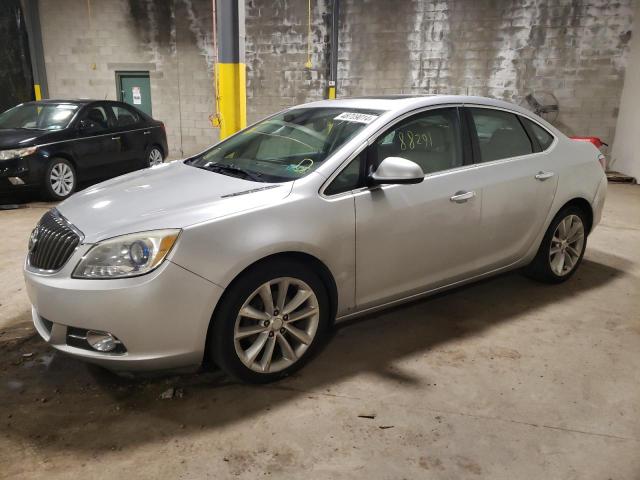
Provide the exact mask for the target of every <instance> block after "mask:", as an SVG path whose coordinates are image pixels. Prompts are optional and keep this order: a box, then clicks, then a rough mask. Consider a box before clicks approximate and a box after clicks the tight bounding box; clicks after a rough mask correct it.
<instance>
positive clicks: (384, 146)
mask: <svg viewBox="0 0 640 480" xmlns="http://www.w3.org/2000/svg"><path fill="white" fill-rule="evenodd" d="M373 153H374V163H375V167H376V168H377V166H378V165H379V164H380V162H382V160H384V159H385V158H387V157H400V158H404V159H406V160H411V161H412V162H415V163H417V164H418V165H420V167H421V168H422V171H423V172H424V173H425V174H429V173H434V172H440V171H443V170H449V169H451V168H456V167H460V166H462V165H463V153H462V140H461V137H460V120H459V117H458V109H457V108H442V109H437V110H428V111H426V112H422V113H418V114H416V115H414V116H411V117H409V118H407V119H405V120H403V121H402V122H400V123H399V124H397V125H396V126H394V127H393V128H392V129H391V130H388V131H387V132H385V133H384V134H382V135H381V136H380V137H379V138H378V140H376V142H375V144H374V145H373Z"/></svg>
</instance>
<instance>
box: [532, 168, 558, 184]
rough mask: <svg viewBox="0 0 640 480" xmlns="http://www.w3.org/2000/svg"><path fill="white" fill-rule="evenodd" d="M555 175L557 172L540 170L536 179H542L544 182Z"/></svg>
mask: <svg viewBox="0 0 640 480" xmlns="http://www.w3.org/2000/svg"><path fill="white" fill-rule="evenodd" d="M554 175H555V173H553V172H543V171H540V172H538V173H537V174H536V180H540V181H541V182H544V181H545V180H547V179H548V178H551V177H553V176H554Z"/></svg>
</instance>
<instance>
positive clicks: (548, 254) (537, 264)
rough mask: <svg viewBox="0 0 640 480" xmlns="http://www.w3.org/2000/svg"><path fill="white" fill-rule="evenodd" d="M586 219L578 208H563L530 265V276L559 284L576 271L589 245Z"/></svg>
mask: <svg viewBox="0 0 640 480" xmlns="http://www.w3.org/2000/svg"><path fill="white" fill-rule="evenodd" d="M585 225H586V218H585V214H584V212H583V211H582V210H581V209H580V208H577V207H574V206H569V207H566V208H563V209H562V210H561V211H560V212H559V213H558V214H557V215H556V216H555V218H554V219H553V221H552V222H551V225H549V228H548V230H547V232H546V234H545V236H544V238H543V239H542V243H541V244H540V248H539V250H538V253H537V254H536V257H535V258H534V259H533V261H532V262H531V264H530V265H529V266H528V267H527V269H526V273H527V275H528V276H530V277H532V278H534V279H536V280H540V281H542V282H546V283H560V282H564V281H565V280H567V279H568V278H570V277H571V276H572V275H573V274H574V273H575V271H576V270H577V268H578V266H579V265H580V262H582V257H583V256H584V251H585V248H586V246H587V232H586V228H585Z"/></svg>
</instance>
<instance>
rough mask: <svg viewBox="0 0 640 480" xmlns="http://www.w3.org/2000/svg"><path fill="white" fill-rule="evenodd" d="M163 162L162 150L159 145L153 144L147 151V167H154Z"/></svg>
mask: <svg viewBox="0 0 640 480" xmlns="http://www.w3.org/2000/svg"><path fill="white" fill-rule="evenodd" d="M162 162H164V158H163V155H162V150H160V148H159V147H157V146H155V145H154V146H153V147H151V148H150V149H149V151H148V152H147V167H154V166H156V165H160V164H161V163H162Z"/></svg>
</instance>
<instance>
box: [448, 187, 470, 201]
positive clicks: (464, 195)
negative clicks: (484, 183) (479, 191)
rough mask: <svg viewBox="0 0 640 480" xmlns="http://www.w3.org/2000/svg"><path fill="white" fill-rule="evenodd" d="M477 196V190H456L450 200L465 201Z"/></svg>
mask: <svg viewBox="0 0 640 480" xmlns="http://www.w3.org/2000/svg"><path fill="white" fill-rule="evenodd" d="M475 196H476V192H465V191H463V190H460V191H458V192H456V193H455V194H454V195H453V196H452V197H451V198H450V199H449V200H451V201H452V202H456V203H464V202H466V201H467V200H471V199H472V198H473V197H475Z"/></svg>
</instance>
